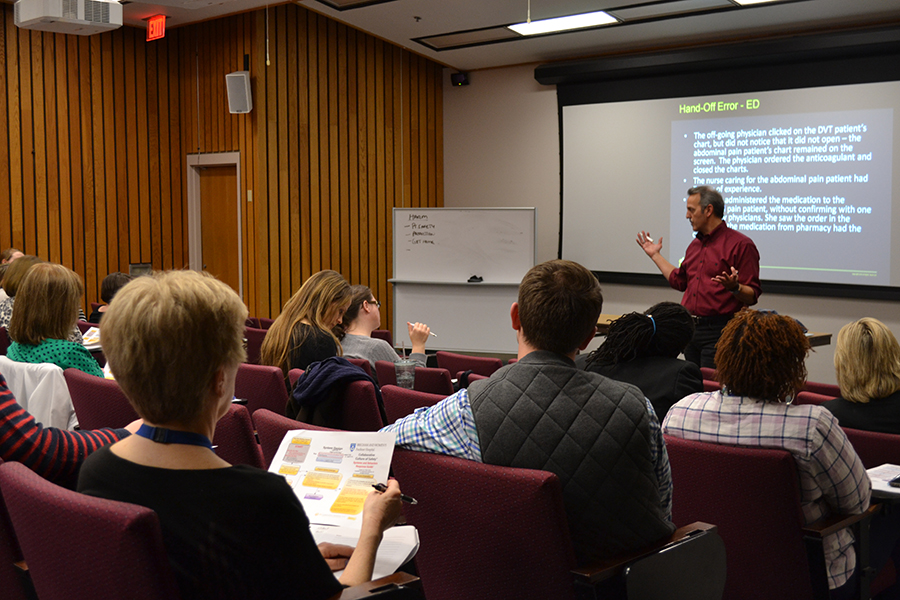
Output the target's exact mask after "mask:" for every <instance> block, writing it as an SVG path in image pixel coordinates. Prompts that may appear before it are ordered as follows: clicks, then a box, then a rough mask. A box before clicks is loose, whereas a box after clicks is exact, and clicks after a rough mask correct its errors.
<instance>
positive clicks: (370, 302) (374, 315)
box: [341, 285, 431, 371]
mask: <svg viewBox="0 0 900 600" xmlns="http://www.w3.org/2000/svg"><path fill="white" fill-rule="evenodd" d="M350 290H351V296H350V298H351V299H350V307H349V308H347V311H346V312H345V313H344V322H343V330H344V337H343V338H341V346H342V348H343V351H344V356H345V357H347V358H365V359H366V360H368V361H369V362H370V363H372V370H373V371H374V370H375V361H376V360H387V361H391V362H397V361H398V360H400V355H398V354H397V352H396V351H395V350H394V349H393V348H391V345H390V344H388V343H387V342H386V341H384V340H381V339H378V338H373V337H372V332H373V331H374V330H376V329H378V328H379V327H381V310H380V308H381V302H379V301H378V300H376V299H375V296H373V295H372V290H370V289H369V288H367V287H366V286H364V285H354V286H352V287H351V288H350ZM406 326H407V329H408V330H409V341H410V342H412V352H411V353H410V355H409V359H410V360H412V361H415V362H416V363H418V364H419V366H422V367H424V366H425V342H426V341H428V335H429V334H430V333H431V328H429V327H428V325H425V324H424V323H407V324H406Z"/></svg>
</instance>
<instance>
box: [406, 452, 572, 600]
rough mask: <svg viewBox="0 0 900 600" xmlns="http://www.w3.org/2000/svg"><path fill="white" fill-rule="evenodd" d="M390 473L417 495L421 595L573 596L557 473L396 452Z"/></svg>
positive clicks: (410, 516)
mask: <svg viewBox="0 0 900 600" xmlns="http://www.w3.org/2000/svg"><path fill="white" fill-rule="evenodd" d="M391 464H392V468H393V471H394V475H395V476H396V477H397V479H398V481H399V482H400V485H401V487H402V488H403V492H404V493H405V494H408V495H410V496H412V497H414V498H415V499H416V500H418V504H416V505H408V504H404V506H403V514H404V516H405V517H406V520H407V522H408V523H409V524H411V525H415V527H416V529H417V530H418V532H419V539H420V540H421V546H420V547H419V552H418V554H417V555H416V567H417V569H418V572H419V577H421V579H422V585H423V587H424V592H425V596H426V597H427V598H428V600H458V599H460V598H466V599H467V600H480V599H484V600H496V599H497V598H554V599H573V598H574V597H575V592H574V584H573V578H572V575H571V573H570V569H572V568H573V567H574V566H575V555H574V551H573V550H572V541H571V538H570V536H569V529H568V523H567V521H566V513H565V509H564V508H563V500H562V485H561V484H560V481H559V478H558V477H557V476H556V475H554V474H552V473H549V472H546V471H535V470H530V469H513V468H509V467H498V466H495V465H486V464H483V463H478V462H474V461H469V460H463V459H459V458H453V457H450V456H443V455H439V454H430V453H427V452H413V451H410V450H402V449H399V448H398V449H396V450H395V451H394V458H393V460H392V463H391Z"/></svg>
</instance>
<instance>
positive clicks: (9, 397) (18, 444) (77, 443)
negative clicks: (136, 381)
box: [0, 375, 140, 487]
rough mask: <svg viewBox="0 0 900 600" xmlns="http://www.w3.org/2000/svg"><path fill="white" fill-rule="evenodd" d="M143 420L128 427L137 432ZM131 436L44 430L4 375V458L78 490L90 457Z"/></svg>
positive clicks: (0, 424) (0, 394) (0, 441)
mask: <svg viewBox="0 0 900 600" xmlns="http://www.w3.org/2000/svg"><path fill="white" fill-rule="evenodd" d="M139 424H140V422H139V421H135V422H134V423H132V424H131V425H129V426H128V428H129V430H137V427H138V425H139ZM127 435H128V431H127V430H125V429H97V430H95V431H68V430H65V429H57V428H55V427H44V426H43V425H41V424H40V423H38V422H37V421H35V420H34V417H33V416H31V415H30V414H29V413H28V411H26V410H25V409H24V408H22V407H21V406H20V405H19V403H18V402H16V398H15V396H13V394H12V392H11V391H9V388H8V387H7V386H6V379H5V378H4V377H3V375H0V459H3V460H5V461H16V462H20V463H22V464H24V465H25V466H26V467H28V468H29V469H31V470H32V471H34V472H35V473H37V474H38V475H40V476H41V477H44V478H45V479H48V480H50V481H52V482H54V483H56V484H59V485H64V486H67V487H74V484H75V477H77V475H78V469H79V468H80V467H81V463H82V462H83V461H84V459H85V458H86V457H87V455H88V454H90V453H91V452H93V451H94V450H97V449H98V448H100V447H101V446H105V445H107V444H112V443H113V442H117V441H119V440H120V439H122V438H124V437H125V436H127Z"/></svg>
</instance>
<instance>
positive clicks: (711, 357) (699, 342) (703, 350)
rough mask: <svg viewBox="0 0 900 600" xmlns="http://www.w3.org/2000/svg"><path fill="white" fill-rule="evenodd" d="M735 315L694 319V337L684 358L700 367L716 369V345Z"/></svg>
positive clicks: (685, 351) (686, 349)
mask: <svg viewBox="0 0 900 600" xmlns="http://www.w3.org/2000/svg"><path fill="white" fill-rule="evenodd" d="M732 316H733V315H715V316H711V317H694V337H693V338H691V341H690V342H689V343H688V345H687V348H685V349H684V358H685V359H686V360H689V361H691V362H692V363H694V364H695V365H698V366H700V367H709V368H710V369H715V368H716V343H717V342H718V341H719V336H721V335H722V330H723V329H725V325H727V324H728V321H730V320H731V317H732Z"/></svg>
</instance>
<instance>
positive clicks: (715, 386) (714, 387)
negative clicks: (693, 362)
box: [703, 379, 722, 392]
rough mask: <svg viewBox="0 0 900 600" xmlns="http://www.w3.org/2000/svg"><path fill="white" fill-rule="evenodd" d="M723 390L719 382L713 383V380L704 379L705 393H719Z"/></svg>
mask: <svg viewBox="0 0 900 600" xmlns="http://www.w3.org/2000/svg"><path fill="white" fill-rule="evenodd" d="M721 389H722V384H721V383H719V382H718V381H713V380H712V379H704V380H703V391H704V392H718V391H719V390H721Z"/></svg>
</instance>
